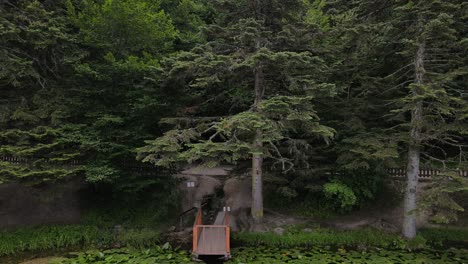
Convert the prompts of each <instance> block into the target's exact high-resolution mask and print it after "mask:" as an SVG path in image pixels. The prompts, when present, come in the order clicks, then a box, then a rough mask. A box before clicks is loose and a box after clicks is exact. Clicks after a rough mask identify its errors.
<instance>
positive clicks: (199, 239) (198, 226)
mask: <svg viewBox="0 0 468 264" xmlns="http://www.w3.org/2000/svg"><path fill="white" fill-rule="evenodd" d="M202 220H203V219H202V210H201V209H198V213H197V217H196V218H195V223H194V224H193V248H192V254H193V255H194V257H195V258H199V257H200V256H223V257H224V258H225V259H229V258H231V245H230V228H229V215H228V212H226V211H225V212H220V213H218V217H217V218H216V221H215V224H214V225H204V224H203V221H202Z"/></svg>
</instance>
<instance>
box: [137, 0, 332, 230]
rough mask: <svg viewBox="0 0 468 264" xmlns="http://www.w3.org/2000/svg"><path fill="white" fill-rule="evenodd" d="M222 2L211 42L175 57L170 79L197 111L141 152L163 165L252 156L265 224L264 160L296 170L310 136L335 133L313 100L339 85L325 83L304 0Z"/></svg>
mask: <svg viewBox="0 0 468 264" xmlns="http://www.w3.org/2000/svg"><path fill="white" fill-rule="evenodd" d="M220 3H221V6H218V8H219V9H218V11H219V12H220V17H219V20H218V23H217V24H214V25H211V26H209V27H207V28H206V29H205V30H204V32H203V33H204V35H205V37H206V41H207V43H206V44H204V45H200V46H198V47H196V48H194V49H193V50H192V51H190V52H184V53H180V54H179V55H177V56H176V57H174V58H171V59H170V60H168V61H167V66H166V67H167V71H166V74H167V77H166V80H165V82H164V83H162V85H165V86H182V87H184V89H186V90H187V93H188V94H190V95H191V96H192V98H195V100H193V99H192V100H191V102H190V104H191V105H189V106H190V108H186V110H187V111H189V112H190V113H191V115H192V116H191V117H187V116H181V118H175V119H171V120H166V121H167V122H170V123H173V124H176V125H177V127H176V129H174V130H170V131H168V132H166V133H165V135H164V136H163V137H160V138H158V139H156V140H153V141H148V142H147V146H145V147H143V148H140V149H139V156H140V158H142V159H143V160H144V161H149V162H153V163H155V164H156V165H162V166H170V165H172V164H174V163H183V162H187V161H188V162H190V163H195V164H203V165H205V166H215V165H216V164H219V163H237V162H238V161H241V160H249V159H250V160H251V168H252V197H253V199H252V217H253V219H254V222H255V223H260V222H261V220H262V217H263V193H262V189H263V187H262V184H263V173H264V159H265V158H267V159H269V160H272V161H273V162H272V163H273V164H276V165H279V166H280V167H281V168H282V169H283V170H284V171H287V170H290V169H291V168H292V167H293V166H294V165H295V164H297V163H298V162H306V160H305V159H303V157H304V153H306V150H307V148H308V147H309V143H310V141H311V140H313V139H325V140H328V139H329V138H331V137H332V136H333V133H334V131H333V129H331V128H328V127H325V126H322V125H320V124H319V118H318V116H317V115H316V113H315V111H314V110H313V107H312V106H313V105H312V100H313V98H314V97H316V96H319V95H332V94H334V90H335V89H334V85H332V84H329V83H324V82H323V80H324V79H325V78H326V75H327V72H328V68H327V66H326V65H325V63H324V61H323V60H322V59H321V58H320V56H319V54H318V53H317V51H316V50H315V47H316V45H315V44H316V43H317V42H316V41H318V40H319V38H320V29H319V28H318V27H315V26H314V25H310V24H306V23H303V22H302V21H305V19H304V17H305V15H306V12H305V11H306V9H305V6H303V2H302V1H288V3H285V2H284V1H239V2H228V1H225V2H224V1H221V2H220ZM239 18H240V19H239ZM207 102H210V104H209V106H208V107H207V104H206V103H207ZM220 102H221V103H220ZM207 116H210V117H207ZM181 121H183V122H181Z"/></svg>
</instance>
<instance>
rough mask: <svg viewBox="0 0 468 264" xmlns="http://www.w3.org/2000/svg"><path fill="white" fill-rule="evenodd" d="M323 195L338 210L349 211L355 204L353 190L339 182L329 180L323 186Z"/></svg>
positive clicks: (355, 199) (355, 198)
mask: <svg viewBox="0 0 468 264" xmlns="http://www.w3.org/2000/svg"><path fill="white" fill-rule="evenodd" d="M323 192H324V193H325V197H326V198H327V199H328V201H329V202H331V203H332V204H333V205H334V206H335V208H337V209H338V210H340V211H349V210H351V209H352V207H353V206H354V205H355V204H356V201H357V197H356V195H355V194H354V192H353V190H352V189H351V188H349V187H348V186H347V185H345V184H343V183H341V182H330V183H326V184H325V185H324V186H323Z"/></svg>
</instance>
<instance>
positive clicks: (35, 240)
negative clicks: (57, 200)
mask: <svg viewBox="0 0 468 264" xmlns="http://www.w3.org/2000/svg"><path fill="white" fill-rule="evenodd" d="M158 237H159V236H158V233H157V232H156V231H154V230H152V229H124V230H121V231H119V232H116V231H114V230H113V229H105V228H98V227H96V226H87V225H69V226H43V227H35V228H33V227H28V228H20V229H17V230H14V231H0V256H4V255H11V254H16V253H19V252H24V251H43V250H66V249H84V248H108V247H116V246H117V247H134V248H144V247H151V246H154V245H156V244H158V243H159V240H158Z"/></svg>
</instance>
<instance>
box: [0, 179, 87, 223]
mask: <svg viewBox="0 0 468 264" xmlns="http://www.w3.org/2000/svg"><path fill="white" fill-rule="evenodd" d="M82 187H83V183H82V182H81V181H80V180H79V179H73V180H69V181H67V182H62V183H57V184H51V185H41V186H28V185H25V184H21V183H8V184H1V185H0V228H15V227H20V226H30V225H42V224H75V223H79V221H80V216H81V211H80V193H79V192H80V190H81V188H82Z"/></svg>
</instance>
